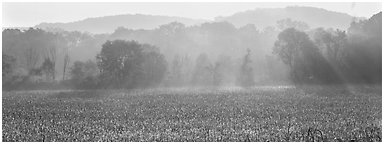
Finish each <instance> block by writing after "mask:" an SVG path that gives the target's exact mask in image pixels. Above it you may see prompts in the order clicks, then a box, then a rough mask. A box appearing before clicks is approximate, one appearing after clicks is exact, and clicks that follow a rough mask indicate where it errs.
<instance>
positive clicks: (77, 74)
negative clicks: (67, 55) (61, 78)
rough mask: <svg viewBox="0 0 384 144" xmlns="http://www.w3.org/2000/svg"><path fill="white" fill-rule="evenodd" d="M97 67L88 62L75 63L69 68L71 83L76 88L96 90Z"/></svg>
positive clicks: (93, 63)
mask: <svg viewBox="0 0 384 144" xmlns="http://www.w3.org/2000/svg"><path fill="white" fill-rule="evenodd" d="M97 70H98V69H97V65H96V63H95V62H93V61H91V60H88V61H86V62H82V61H76V62H74V63H73V66H72V68H71V71H70V73H71V82H72V83H73V84H74V86H75V87H76V88H87V89H88V88H96V87H97V86H98V83H99V82H98V79H97V74H98V73H97Z"/></svg>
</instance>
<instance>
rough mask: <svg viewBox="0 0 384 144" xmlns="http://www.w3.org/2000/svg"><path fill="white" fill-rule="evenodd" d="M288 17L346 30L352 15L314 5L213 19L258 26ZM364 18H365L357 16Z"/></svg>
mask: <svg viewBox="0 0 384 144" xmlns="http://www.w3.org/2000/svg"><path fill="white" fill-rule="evenodd" d="M286 18H290V19H292V20H296V21H303V22H305V23H307V24H308V25H309V26H310V27H311V28H316V27H325V28H331V27H332V28H339V29H343V30H346V29H347V28H348V27H349V26H350V23H351V22H352V20H353V19H354V17H352V16H350V15H348V14H345V13H339V12H333V11H328V10H325V9H320V8H314V7H298V6H294V7H286V8H265V9H255V10H249V11H245V12H239V13H235V14H233V15H231V16H226V17H216V18H215V21H228V22H230V23H232V24H234V25H235V26H236V27H241V26H244V25H246V24H255V25H256V27H258V28H261V29H263V28H265V27H267V26H274V25H276V22H277V21H278V20H281V19H286ZM357 19H365V18H357Z"/></svg>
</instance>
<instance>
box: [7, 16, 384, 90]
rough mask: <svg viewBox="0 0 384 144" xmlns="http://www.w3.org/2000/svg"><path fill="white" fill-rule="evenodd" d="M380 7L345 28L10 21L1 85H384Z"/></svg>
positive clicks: (302, 24)
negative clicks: (20, 25) (65, 26)
mask: <svg viewBox="0 0 384 144" xmlns="http://www.w3.org/2000/svg"><path fill="white" fill-rule="evenodd" d="M381 15H382V13H381V12H380V13H378V14H375V15H373V16H372V17H370V18H369V19H366V20H356V21H352V22H351V23H350V26H349V28H348V29H347V30H340V29H334V28H322V27H316V28H312V27H310V26H309V25H308V24H306V23H305V22H302V21H296V20H292V19H282V20H279V21H278V22H277V23H276V25H275V26H269V27H266V28H264V29H260V28H257V27H256V26H255V25H253V24H248V25H245V26H242V27H239V28H236V27H235V26H234V25H233V24H231V23H229V22H225V21H222V22H206V23H203V24H201V25H192V26H185V25H184V24H182V23H179V22H172V23H169V24H165V25H161V26H159V27H158V28H155V29H150V30H144V29H136V30H134V29H128V28H124V27H119V28H117V29H116V30H115V31H114V32H113V33H104V34H92V33H89V32H79V31H65V30H62V29H39V28H28V29H3V32H2V36H3V38H2V41H3V44H2V47H3V54H2V56H3V58H2V64H3V66H2V70H3V72H2V76H3V80H2V83H3V90H23V89H132V88H154V87H201V86H203V87H204V86H214V87H219V86H241V87H251V86H256V85H302V84H306V85H308V84H310V85H325V84H338V85H343V84H380V85H381V78H382V76H381V74H382V70H381V65H382V61H381V58H382V57H381V54H382V50H381V47H382V42H381V39H382V32H381V30H382V28H381V25H382V22H381V17H382V16H381Z"/></svg>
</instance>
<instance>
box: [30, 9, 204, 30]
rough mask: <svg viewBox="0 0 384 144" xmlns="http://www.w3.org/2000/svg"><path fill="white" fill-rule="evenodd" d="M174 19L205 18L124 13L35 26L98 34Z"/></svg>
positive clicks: (188, 22) (192, 22)
mask: <svg viewBox="0 0 384 144" xmlns="http://www.w3.org/2000/svg"><path fill="white" fill-rule="evenodd" d="M175 21H176V22H180V23H183V24H185V25H195V24H199V23H203V22H204V21H205V20H195V19H189V18H183V17H169V16H155V15H143V14H135V15H131V14H125V15H116V16H105V17H96V18H87V19H84V20H80V21H75V22H70V23H41V24H38V25H36V26H35V27H37V28H42V29H62V30H66V31H81V32H90V33H95V34H100V33H112V32H113V31H114V30H115V29H116V28H117V27H125V28H129V29H154V28H157V27H158V26H160V25H164V24H168V23H171V22H175Z"/></svg>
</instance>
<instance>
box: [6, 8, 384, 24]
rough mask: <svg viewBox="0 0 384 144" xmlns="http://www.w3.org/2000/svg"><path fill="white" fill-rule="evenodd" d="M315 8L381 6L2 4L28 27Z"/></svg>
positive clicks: (356, 12)
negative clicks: (147, 16) (137, 16)
mask: <svg viewBox="0 0 384 144" xmlns="http://www.w3.org/2000/svg"><path fill="white" fill-rule="evenodd" d="M295 5H296V6H312V7H318V8H324V9H327V10H330V11H337V12H343V13H347V14H350V15H352V16H359V17H370V16H372V15H373V14H375V13H378V12H379V11H381V7H382V6H381V3H377V2H376V3H372V2H371V3H346V2H343V3H340V2H339V3H330V2H328V3H282V2H275V3H74V2H71V3H57V2H56V3H20V2H19V3H2V24H3V26H4V27H28V26H35V25H37V24H39V23H41V22H72V21H77V20H82V19H85V18H88V17H100V16H108V15H117V14H136V13H140V14H151V15H167V16H182V17H188V18H197V19H198V18H200V19H207V20H213V18H214V17H217V16H228V15H232V14H234V13H236V12H240V11H245V10H252V9H255V8H280V7H286V6H295Z"/></svg>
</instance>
